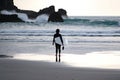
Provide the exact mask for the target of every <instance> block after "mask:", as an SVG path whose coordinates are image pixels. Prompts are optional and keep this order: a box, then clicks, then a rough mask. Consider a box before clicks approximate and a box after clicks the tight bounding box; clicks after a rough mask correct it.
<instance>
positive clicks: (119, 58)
mask: <svg viewBox="0 0 120 80" xmlns="http://www.w3.org/2000/svg"><path fill="white" fill-rule="evenodd" d="M14 59H20V60H30V61H47V62H55V56H54V55H47V54H46V55H44V54H42V55H40V54H34V53H33V54H32V53H31V54H26V53H25V54H24V53H22V54H16V55H14ZM61 60H62V61H61V63H65V64H66V65H68V66H71V67H88V68H102V69H120V51H104V52H92V53H86V54H84V55H79V54H62V55H61Z"/></svg>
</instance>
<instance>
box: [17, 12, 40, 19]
mask: <svg viewBox="0 0 120 80" xmlns="http://www.w3.org/2000/svg"><path fill="white" fill-rule="evenodd" d="M16 12H18V13H24V14H27V16H28V18H29V19H35V18H36V17H37V16H38V13H37V12H35V11H32V10H16Z"/></svg>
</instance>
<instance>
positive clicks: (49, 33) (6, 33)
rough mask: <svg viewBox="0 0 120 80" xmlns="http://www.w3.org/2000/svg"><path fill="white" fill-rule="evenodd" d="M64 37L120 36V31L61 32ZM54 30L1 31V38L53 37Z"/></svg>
mask: <svg viewBox="0 0 120 80" xmlns="http://www.w3.org/2000/svg"><path fill="white" fill-rule="evenodd" d="M61 33H62V35H63V36H120V31H119V30H115V31H72V30H69V31H66V30H63V31H61ZM53 34H54V31H53V30H0V36H53Z"/></svg>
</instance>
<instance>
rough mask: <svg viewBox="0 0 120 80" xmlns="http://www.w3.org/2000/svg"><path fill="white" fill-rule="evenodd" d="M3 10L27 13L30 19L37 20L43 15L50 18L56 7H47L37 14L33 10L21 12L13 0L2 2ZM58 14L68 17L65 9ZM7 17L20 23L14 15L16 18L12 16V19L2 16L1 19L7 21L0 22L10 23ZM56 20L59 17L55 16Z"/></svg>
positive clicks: (0, 1) (1, 0) (0, 0)
mask: <svg viewBox="0 0 120 80" xmlns="http://www.w3.org/2000/svg"><path fill="white" fill-rule="evenodd" d="M2 10H7V11H11V10H14V11H16V12H17V13H25V14H27V16H28V18H30V19H35V18H36V17H37V16H39V15H42V14H46V15H48V16H50V15H51V14H53V13H55V6H50V7H47V8H44V9H42V10H40V11H39V12H35V11H31V10H20V9H18V8H17V7H16V6H15V5H14V2H13V0H0V12H1V11H2ZM58 13H59V16H62V15H64V16H67V12H66V10H64V9H59V10H58ZM13 15H14V14H13ZM4 17H5V18H4ZM7 17H9V19H10V18H11V20H13V19H14V20H13V21H15V17H16V21H18V17H17V15H14V16H12V15H11V17H10V15H9V16H7V15H6V16H5V15H3V14H1V15H0V19H5V20H0V21H10V20H7ZM12 17H13V19H12ZM54 18H57V17H55V16H54ZM20 21H21V20H20Z"/></svg>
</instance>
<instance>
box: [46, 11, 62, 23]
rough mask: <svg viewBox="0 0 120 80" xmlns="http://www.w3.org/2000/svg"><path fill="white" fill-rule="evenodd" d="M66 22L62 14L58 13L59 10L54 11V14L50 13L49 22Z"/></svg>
mask: <svg viewBox="0 0 120 80" xmlns="http://www.w3.org/2000/svg"><path fill="white" fill-rule="evenodd" d="M49 21H51V22H64V20H63V18H62V16H61V15H60V14H59V13H58V12H54V13H52V14H50V16H49V18H48V22H49Z"/></svg>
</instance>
